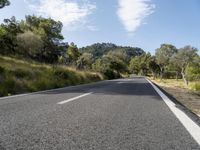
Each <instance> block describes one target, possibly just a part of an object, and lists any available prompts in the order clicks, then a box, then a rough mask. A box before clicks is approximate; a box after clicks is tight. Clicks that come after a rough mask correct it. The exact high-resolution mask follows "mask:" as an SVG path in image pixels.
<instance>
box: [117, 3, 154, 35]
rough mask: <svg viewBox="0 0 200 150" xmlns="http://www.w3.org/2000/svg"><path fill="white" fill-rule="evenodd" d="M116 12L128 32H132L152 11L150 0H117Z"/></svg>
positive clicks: (152, 6)
mask: <svg viewBox="0 0 200 150" xmlns="http://www.w3.org/2000/svg"><path fill="white" fill-rule="evenodd" d="M118 4H119V7H118V11H117V14H118V16H119V18H120V20H121V22H122V23H123V25H124V27H125V29H126V30H127V32H129V33H133V32H135V31H136V30H137V28H138V27H140V26H141V25H142V24H144V22H143V20H144V18H145V17H147V16H149V15H150V14H152V13H153V12H154V9H155V5H154V4H151V0H118Z"/></svg>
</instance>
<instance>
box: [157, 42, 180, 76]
mask: <svg viewBox="0 0 200 150" xmlns="http://www.w3.org/2000/svg"><path fill="white" fill-rule="evenodd" d="M175 53H177V48H176V47H175V46H173V45H170V44H162V45H161V46H160V48H158V49H156V54H155V56H156V61H157V64H158V65H159V67H160V78H161V79H162V78H163V73H164V71H165V69H166V67H167V65H168V64H169V61H170V58H171V57H172V56H173V55H174V54H175Z"/></svg>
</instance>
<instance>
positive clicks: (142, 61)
mask: <svg viewBox="0 0 200 150" xmlns="http://www.w3.org/2000/svg"><path fill="white" fill-rule="evenodd" d="M150 60H151V54H150V53H147V54H146V53H144V54H142V55H140V56H136V57H133V58H132V59H131V61H130V63H129V70H130V72H131V73H134V74H140V75H147V72H148V62H149V61H150Z"/></svg>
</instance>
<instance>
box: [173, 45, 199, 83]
mask: <svg viewBox="0 0 200 150" xmlns="http://www.w3.org/2000/svg"><path fill="white" fill-rule="evenodd" d="M197 51H198V50H197V49H196V48H194V47H191V46H185V47H183V48H181V49H179V50H178V52H177V54H176V55H174V57H173V59H174V63H176V65H177V66H180V67H181V75H182V78H183V80H184V82H185V84H186V85H188V78H187V76H186V68H187V67H188V65H189V64H190V63H193V62H194V61H195V58H196V57H197Z"/></svg>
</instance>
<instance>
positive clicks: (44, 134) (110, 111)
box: [0, 78, 200, 150]
mask: <svg viewBox="0 0 200 150" xmlns="http://www.w3.org/2000/svg"><path fill="white" fill-rule="evenodd" d="M198 127H199V126H198ZM196 132H197V131H196ZM194 134H195V133H194ZM197 136H198V135H197ZM196 138H197V139H198V138H199V137H196ZM17 149H19V150H55V149H57V150H62V149H63V150H133V149H134V150H137V149H138V150H172V149H176V150H190V149H194V150H196V149H200V146H199V144H198V141H197V140H195V138H194V137H193V136H192V135H191V133H190V132H189V131H188V130H187V129H186V128H185V126H184V125H183V123H181V121H180V120H179V119H178V118H177V116H176V115H175V114H174V113H173V112H172V111H171V109H170V108H169V107H168V106H167V104H166V103H165V102H164V101H163V99H162V98H161V97H160V95H159V94H158V93H157V92H156V91H155V89H154V88H153V87H152V85H151V84H150V83H149V82H148V81H147V80H146V79H145V78H132V79H119V80H111V81H103V82H97V83H92V84H86V85H79V86H74V87H66V88H62V89H58V90H52V91H46V92H42V93H34V94H28V95H19V96H15V97H7V98H1V99H0V150H17Z"/></svg>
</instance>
